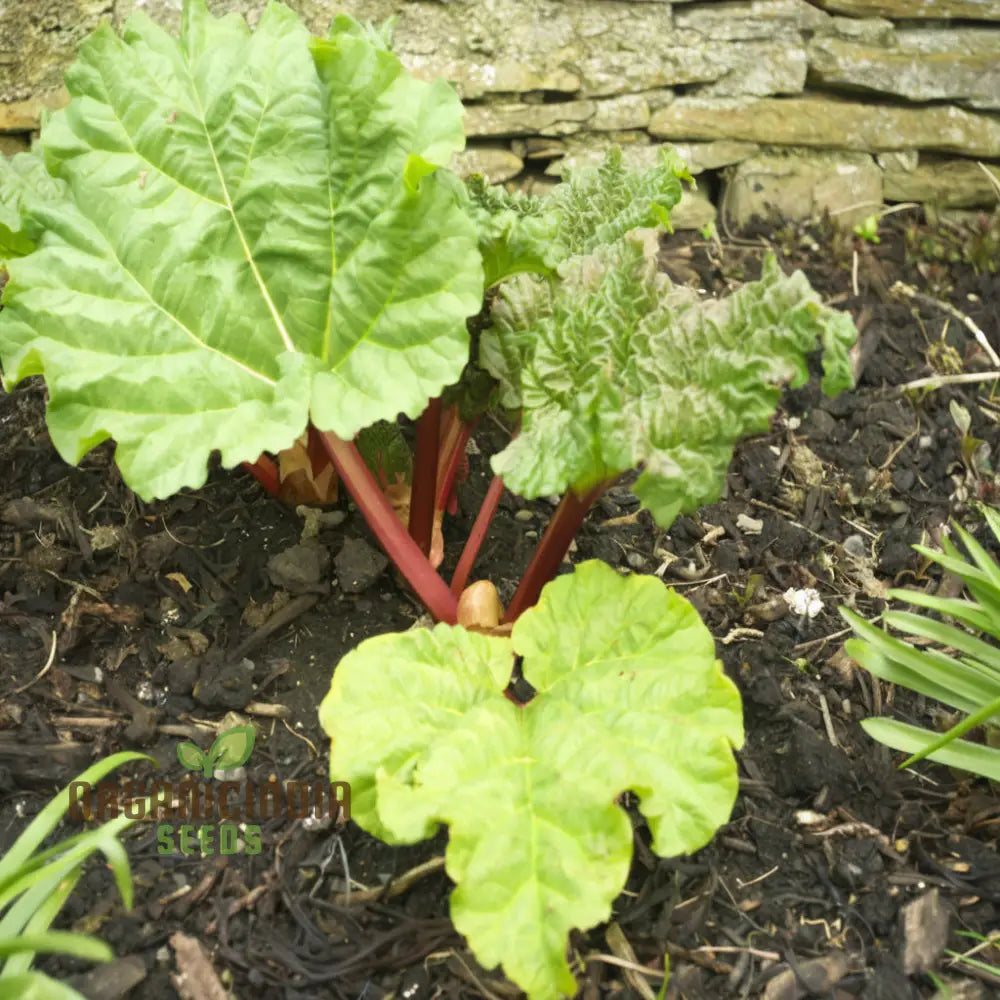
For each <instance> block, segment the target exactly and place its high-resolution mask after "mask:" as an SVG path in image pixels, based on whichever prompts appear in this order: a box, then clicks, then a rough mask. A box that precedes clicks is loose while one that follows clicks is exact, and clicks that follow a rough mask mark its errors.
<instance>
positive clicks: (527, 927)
mask: <svg viewBox="0 0 1000 1000" xmlns="http://www.w3.org/2000/svg"><path fill="white" fill-rule="evenodd" d="M515 657H521V658H522V665H521V670H522V672H523V677H524V679H526V680H527V681H528V682H529V683H530V684H531V685H532V687H533V688H534V691H535V694H534V696H533V697H532V698H531V699H530V700H529V701H527V703H520V702H517V701H514V700H512V699H511V698H510V697H505V694H504V692H505V689H506V688H507V685H508V682H509V681H510V679H511V674H512V671H513V668H514V660H515ZM320 719H321V721H322V723H323V727H324V728H325V729H326V731H327V733H328V734H329V735H330V737H331V739H332V745H333V749H332V753H331V759H330V767H331V773H333V774H336V775H337V776H338V778H340V779H342V780H347V781H349V782H350V784H351V812H352V818H353V819H354V820H355V821H357V822H358V823H359V824H360V825H361V826H362V827H363V828H364V829H366V830H368V831H370V832H371V833H373V834H375V835H376V836H378V837H381V838H383V839H385V840H388V841H390V842H392V843H399V844H409V843H414V842H416V841H419V840H423V839H425V838H427V837H430V836H432V835H433V834H434V832H435V830H436V829H437V828H438V826H439V825H441V824H446V825H447V826H448V830H449V835H448V847H447V852H446V856H445V863H446V869H447V872H448V875H449V876H450V877H451V879H452V880H453V881H454V882H455V883H456V886H457V887H456V889H455V890H454V892H453V893H452V897H451V916H452V920H453V921H454V923H455V926H456V928H457V929H458V930H459V931H460V932H461V933H462V934H464V935H465V937H466V938H467V940H468V942H469V944H470V946H471V947H472V950H473V951H474V952H475V954H476V956H477V958H478V959H479V961H480V962H481V963H482V964H483V965H484V966H486V967H487V968H490V967H493V966H496V965H500V964H502V965H503V968H504V971H505V972H506V974H507V975H508V976H509V977H510V978H511V979H513V980H514V981H515V982H516V983H517V984H518V985H519V986H521V988H522V989H524V990H525V991H526V992H527V993H528V995H529V996H530V997H532V998H550V997H558V996H562V995H565V996H572V995H574V994H575V993H576V983H575V981H574V979H573V976H572V974H571V973H570V970H569V967H568V965H567V962H566V950H567V936H568V934H569V931H570V930H571V929H572V928H574V927H582V928H586V927H590V926H592V925H594V924H596V923H599V922H601V921H603V920H606V919H607V918H608V917H609V916H610V913H611V905H612V902H613V901H614V899H615V897H616V896H617V895H618V894H619V893H620V892H621V890H622V888H623V887H624V884H625V879H626V877H627V875H628V870H629V863H630V860H631V856H632V837H633V832H632V823H631V821H630V820H629V817H628V814H627V813H626V812H625V810H624V809H623V808H622V805H621V801H620V798H621V796H622V795H623V793H625V792H627V791H632V792H634V793H635V794H636V795H637V796H638V799H639V810H640V812H641V813H642V814H643V815H644V816H645V818H646V822H647V823H648V825H649V830H650V833H651V834H652V846H653V849H654V850H655V851H656V852H657V853H658V854H661V855H663V856H667V857H669V856H673V855H676V854H682V853H689V852H691V851H694V850H697V849H698V848H700V847H702V846H704V845H705V844H706V843H707V842H708V841H709V840H710V839H711V838H712V836H713V834H714V833H715V831H716V829H717V828H718V827H719V826H720V825H721V824H722V823H724V822H725V821H726V820H727V819H728V818H729V814H730V811H731V809H732V807H733V803H734V802H735V799H736V793H737V786H738V782H737V772H736V762H735V760H734V757H733V751H734V749H738V748H739V747H740V746H741V745H742V743H743V723H742V713H741V709H740V698H739V693H738V691H737V689H736V686H735V685H734V684H733V682H732V681H731V680H729V679H728V678H727V677H726V675H725V674H724V673H723V671H722V666H721V664H720V663H719V662H718V660H716V658H715V647H714V642H713V640H712V636H711V634H710V633H709V631H708V629H707V628H706V627H705V626H704V624H703V623H702V621H701V619H700V618H699V617H698V613H697V612H696V611H695V609H694V608H693V607H692V605H691V604H690V603H689V602H688V601H686V600H685V599H684V598H682V597H680V596H679V595H678V594H676V593H675V592H674V591H672V590H670V589H668V588H667V587H666V586H665V585H664V584H663V583H661V582H660V581H659V580H658V579H657V578H656V577H653V576H632V577H627V578H626V577H621V576H619V575H618V574H617V573H616V572H615V571H614V570H613V569H611V568H610V567H608V566H606V565H605V564H604V563H601V562H598V561H590V562H585V563H582V564H580V565H579V566H577V567H576V569H575V571H574V572H573V573H572V574H569V575H566V576H561V577H559V578H558V579H557V580H554V581H553V582H551V583H549V584H548V585H547V586H546V587H545V589H544V590H543V592H542V596H541V599H540V601H539V602H538V604H537V605H536V606H535V607H533V608H532V609H530V610H529V611H526V612H525V613H524V614H523V615H521V617H520V618H518V620H517V622H516V623H515V624H514V628H513V631H512V633H511V635H510V637H509V638H508V637H501V636H495V635H482V634H478V633H476V632H473V631H470V630H468V629H464V628H462V627H460V626H448V625H443V624H442V625H438V626H436V627H435V628H434V629H413V630H411V631H409V632H403V633H400V634H397V635H383V636H377V637H375V638H372V639H368V640H366V641H365V642H363V643H362V644H361V645H360V646H358V648H357V649H355V650H354V651H353V652H351V653H348V654H347V656H345V657H344V658H343V659H342V660H341V661H340V663H339V665H338V666H337V668H336V671H335V672H334V675H333V684H332V687H331V689H330V693H329V694H328V695H327V697H326V699H325V700H324V701H323V704H322V706H321V708H320Z"/></svg>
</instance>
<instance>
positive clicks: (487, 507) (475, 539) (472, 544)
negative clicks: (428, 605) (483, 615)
mask: <svg viewBox="0 0 1000 1000" xmlns="http://www.w3.org/2000/svg"><path fill="white" fill-rule="evenodd" d="M502 495H503V480H502V479H501V478H500V477H499V476H494V477H493V481H492V482H491V483H490V488H489V489H488V490H487V491H486V496H485V497H484V498H483V504H482V506H481V507H480V508H479V513H478V514H477V515H476V521H475V524H473V525H472V531H471V532H469V537H468V538H467V539H466V540H465V548H463V549H462V554H461V556H459V559H458V565H457V566H456V567H455V575H454V576H453V577H452V578H451V592H452V593H453V594H454V595H455V596H456V597H459V596H460V595H461V593H462V591H463V590H465V585H466V584H467V583H468V582H469V574H470V573H471V572H472V566H473V564H474V563H475V561H476V556H478V555H479V550H480V548H482V544H483V539H484V538H485V537H486V532H487V531H489V529H490V522H491V521H492V520H493V515H494V514H495V513H496V510H497V505H498V504H499V503H500V497H501V496H502Z"/></svg>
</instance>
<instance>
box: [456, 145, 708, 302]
mask: <svg viewBox="0 0 1000 1000" xmlns="http://www.w3.org/2000/svg"><path fill="white" fill-rule="evenodd" d="M682 180H687V181H691V180H692V178H691V175H690V174H689V173H688V170H687V167H685V165H684V162H683V161H682V160H681V158H680V156H679V154H678V153H677V151H676V150H675V149H673V147H671V146H663V147H662V149H661V150H660V161H659V163H658V164H657V165H656V166H655V167H653V168H652V169H650V170H646V171H643V172H637V171H633V170H629V169H627V168H626V167H625V166H624V165H623V163H622V153H621V150H620V149H619V148H618V147H614V148H612V149H611V150H610V151H609V153H608V155H607V156H606V157H605V159H604V162H603V163H602V164H601V165H600V166H597V167H586V168H584V169H582V170H578V171H574V173H573V174H572V175H571V176H570V177H569V178H568V179H567V180H566V181H565V182H564V183H562V184H560V185H559V186H558V187H557V188H556V189H555V190H554V191H553V192H552V196H551V197H549V198H536V197H531V196H529V195H525V194H522V193H520V192H513V193H511V192H509V191H507V190H506V188H504V187H502V186H501V185H499V184H493V185H489V184H487V183H486V182H485V180H484V179H483V177H482V176H479V175H476V176H475V177H472V178H471V179H470V180H469V183H468V187H469V195H470V199H469V210H470V213H471V215H472V217H473V219H475V222H476V226H477V229H478V230H479V250H480V252H481V253H482V255H483V266H484V268H485V271H486V285H487V287H492V286H493V285H495V284H497V283H498V282H500V281H503V280H504V279H506V278H510V277H512V276H514V275H516V274H524V273H531V274H545V275H548V274H551V273H552V272H553V270H554V269H555V267H556V265H557V264H558V263H559V262H560V261H561V260H563V259H565V258H566V257H567V256H568V255H570V254H577V253H587V252H589V251H590V250H593V249H594V248H595V247H597V246H600V245H601V244H604V243H611V242H613V241H614V240H616V239H619V238H620V237H622V236H624V235H625V233H627V232H628V231H629V230H631V229H635V228H637V227H640V226H656V225H662V226H665V227H666V228H667V229H668V230H669V229H670V210H671V209H672V208H673V207H674V206H675V205H676V204H677V203H678V202H679V201H680V199H681V193H682V191H681V181H682Z"/></svg>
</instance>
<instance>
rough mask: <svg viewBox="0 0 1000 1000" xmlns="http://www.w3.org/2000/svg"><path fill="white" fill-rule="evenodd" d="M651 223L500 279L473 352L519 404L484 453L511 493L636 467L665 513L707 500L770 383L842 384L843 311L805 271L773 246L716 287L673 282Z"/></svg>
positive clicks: (848, 326)
mask: <svg viewBox="0 0 1000 1000" xmlns="http://www.w3.org/2000/svg"><path fill="white" fill-rule="evenodd" d="M658 247H659V243H658V239H657V233H656V231H654V230H648V229H647V230H641V229H640V230H634V231H632V232H630V233H628V234H626V235H625V236H624V237H622V238H620V239H617V240H616V241H615V242H612V243H608V244H602V245H599V246H597V247H596V249H594V250H593V252H589V253H586V254H582V255H576V256H573V257H570V258H568V259H567V260H565V261H564V262H563V263H562V264H561V265H560V267H559V274H560V278H559V280H558V281H557V280H553V279H545V278H539V277H537V276H535V275H529V274H521V275H518V276H517V277H515V278H514V279H512V280H511V281H509V282H506V283H504V284H503V285H501V286H500V294H499V296H498V297H497V300H496V302H495V304H494V306H493V320H494V323H493V326H492V328H491V329H490V330H488V331H487V332H486V333H485V334H484V335H483V337H482V340H481V347H480V362H481V363H482V364H483V365H484V367H486V368H487V369H488V370H489V371H490V373H491V374H493V375H494V376H495V377H496V378H497V379H499V381H500V386H501V398H502V401H503V403H504V405H506V406H511V407H514V406H517V407H521V410H522V422H521V433H520V435H519V436H518V437H517V438H516V439H515V440H514V441H512V442H511V444H510V445H509V446H508V447H507V448H506V449H505V450H504V451H502V452H501V453H500V454H499V455H497V456H495V457H494V458H493V462H492V465H493V471H494V472H495V473H496V474H497V475H499V476H501V477H502V478H503V480H504V483H505V484H506V485H507V486H508V487H509V488H510V489H511V490H513V491H514V492H515V493H519V494H521V495H522V496H525V497H538V496H544V495H547V494H551V493H561V492H563V491H564V490H565V489H566V488H567V487H572V488H573V489H574V490H575V491H576V492H577V493H581V494H582V493H585V492H586V491H587V490H588V489H590V488H591V487H593V486H595V485H597V484H598V483H600V482H603V481H606V480H608V479H611V478H614V477H615V476H617V475H619V474H620V473H622V472H624V471H626V470H628V469H632V468H635V467H641V468H642V474H641V475H640V477H639V479H638V481H637V482H636V485H635V493H636V495H637V496H638V497H639V499H640V500H641V501H642V502H643V504H644V505H645V506H646V507H647V508H648V509H649V511H650V512H651V513H652V515H653V517H654V518H655V519H656V520H657V522H658V523H659V524H660V525H661V526H662V527H664V528H666V527H669V526H670V524H671V522H672V521H673V520H674V518H675V517H676V516H677V515H678V514H679V513H684V512H689V511H693V510H695V509H697V508H698V507H700V506H701V505H703V504H705V503H709V502H712V501H714V500H716V499H717V498H718V496H719V493H720V491H721V488H722V485H723V482H724V478H725V473H726V469H727V467H728V465H729V462H730V460H731V458H732V453H733V448H734V446H735V445H736V443H737V442H738V441H739V440H740V439H741V438H742V437H744V436H746V435H747V434H752V433H759V432H761V431H764V430H766V429H767V427H768V421H769V419H770V417H771V416H772V415H773V413H774V411H775V408H776V406H777V402H778V397H779V392H780V387H782V386H783V385H786V384H791V385H793V386H797V385H801V384H802V383H803V382H804V381H805V380H806V378H807V377H808V370H807V367H806V355H807V354H808V353H810V352H811V351H813V350H815V348H816V347H817V345H818V344H819V345H821V346H822V347H823V349H824V358H823V364H824V371H825V377H824V380H823V388H824V389H825V390H826V391H827V392H831V393H835V392H839V391H840V390H841V389H844V388H847V387H849V386H850V384H851V373H850V365H849V362H848V354H847V352H848V348H849V347H850V346H851V344H852V343H853V342H854V339H855V337H856V330H855V327H854V324H853V322H852V321H851V319H850V317H849V316H847V315H846V314H844V313H838V312H835V311H834V310H831V309H827V308H825V307H823V306H821V305H820V303H819V300H818V297H817V296H816V294H815V293H814V292H813V291H812V289H811V288H810V287H809V283H808V281H807V280H806V278H805V276H804V275H803V274H802V273H801V272H796V273H795V274H792V275H791V276H786V275H784V274H782V273H781V271H780V270H779V268H778V266H777V264H776V262H775V261H774V259H773V258H768V259H767V260H766V261H765V263H764V268H763V274H762V276H761V279H760V281H756V282H751V283H749V284H747V285H744V286H743V287H742V288H740V289H739V290H738V291H736V292H735V293H734V294H732V295H731V296H729V297H728V298H724V299H713V298H710V297H707V296H704V295H699V294H698V293H697V292H696V291H694V290H692V289H690V288H682V287H678V286H674V285H672V284H671V282H670V280H669V279H668V278H667V276H666V275H665V274H662V273H660V272H658V270H657V261H656V257H657V252H658Z"/></svg>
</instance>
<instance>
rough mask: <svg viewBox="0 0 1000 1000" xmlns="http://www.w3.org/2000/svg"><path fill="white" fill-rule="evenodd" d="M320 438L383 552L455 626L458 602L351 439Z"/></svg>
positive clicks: (433, 608) (432, 608)
mask: <svg viewBox="0 0 1000 1000" xmlns="http://www.w3.org/2000/svg"><path fill="white" fill-rule="evenodd" d="M320 439H321V440H322V442H323V447H324V448H325V449H326V453H327V454H328V455H329V456H330V458H331V460H332V461H333V464H334V465H335V466H336V468H337V474H338V475H339V476H340V478H341V480H342V482H343V483H344V485H345V486H346V487H347V491H348V493H350V494H351V497H352V498H353V499H354V502H355V503H356V504H357V505H358V507H359V509H360V510H361V513H362V514H363V515H364V518H365V520H366V521H367V522H368V526H369V527H370V528H371V529H372V531H373V532H374V533H375V537H376V538H377V539H378V540H379V543H380V544H381V546H382V548H384V549H385V553H386V555H387V556H388V557H389V558H390V559H391V560H392V562H393V564H394V565H395V566H396V568H397V569H398V570H399V571H400V573H402V574H403V576H404V577H405V579H406V581H407V583H409V585H410V586H411V587H412V588H413V589H414V591H416V594H417V597H419V598H420V600H421V602H422V603H423V605H424V607H426V608H427V610H428V611H429V612H430V613H431V614H432V615H433V616H434V618H435V619H436V620H437V621H439V622H446V623H447V624H449V625H454V624H455V622H456V621H457V620H458V601H457V600H456V598H455V595H454V594H453V593H452V592H451V591H450V590H449V589H448V585H447V584H446V583H445V582H444V580H442V579H441V577H440V576H438V574H437V573H436V572H435V571H434V569H433V567H432V566H431V564H430V562H429V561H428V559H427V556H426V555H424V553H423V552H421V551H420V548H419V547H418V546H417V543H416V542H414V540H413V539H412V538H411V537H410V536H409V534H407V531H406V529H405V528H404V527H403V526H402V524H400V523H399V518H398V517H397V516H396V512H395V511H394V510H393V509H392V506H391V504H390V503H389V501H388V500H387V499H386V497H385V494H384V493H383V492H382V491H381V490H380V489H379V486H378V483H376V482H375V477H374V476H373V475H372V474H371V471H370V470H369V468H368V466H367V465H365V460H364V459H363V458H362V457H361V453H360V452H359V451H358V449H357V447H356V446H355V444H354V442H353V441H342V440H341V439H340V438H338V437H337V436H336V435H335V434H330V433H323V434H321V435H320ZM432 496H433V494H432Z"/></svg>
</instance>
